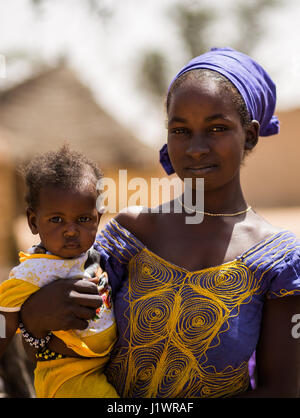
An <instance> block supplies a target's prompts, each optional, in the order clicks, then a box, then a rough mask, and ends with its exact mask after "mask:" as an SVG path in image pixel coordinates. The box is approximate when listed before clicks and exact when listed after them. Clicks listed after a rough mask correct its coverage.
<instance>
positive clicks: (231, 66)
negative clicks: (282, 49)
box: [160, 48, 279, 174]
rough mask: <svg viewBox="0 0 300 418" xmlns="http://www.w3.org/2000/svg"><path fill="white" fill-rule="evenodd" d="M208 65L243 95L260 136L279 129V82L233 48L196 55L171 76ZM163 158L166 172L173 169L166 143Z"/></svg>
mask: <svg viewBox="0 0 300 418" xmlns="http://www.w3.org/2000/svg"><path fill="white" fill-rule="evenodd" d="M200 68H205V69H208V70H212V71H216V72H218V73H220V74H222V75H223V76H224V77H226V78H228V80H229V81H231V83H232V84H233V85H234V86H235V87H236V88H237V89H238V91H239V93H240V94H241V96H242V97H243V99H244V102H245V104H246V107H247V110H248V113H249V115H250V118H251V120H253V119H255V120H257V121H258V122H259V124H260V131H259V135H260V136H270V135H274V134H277V133H278V132H279V120H278V119H277V117H276V116H274V114H273V113H274V110H275V105H276V86H275V84H274V82H273V81H272V80H271V78H270V76H269V75H268V74H267V73H266V71H265V70H264V69H263V68H262V67H261V66H260V65H259V64H258V63H257V62H255V61H254V60H253V59H252V58H250V57H249V56H248V55H245V54H243V53H242V52H239V51H235V50H234V49H232V48H212V49H211V50H210V51H208V52H206V53H205V54H202V55H200V56H199V57H196V58H193V59H192V60H191V61H190V62H189V63H188V64H187V65H186V66H185V67H183V68H182V70H181V71H179V73H178V74H177V75H176V77H175V78H174V79H173V80H172V82H171V84H170V86H169V90H170V88H171V86H172V84H173V83H174V81H175V80H176V79H177V78H179V77H180V76H181V75H182V74H184V73H186V72H188V71H191V70H195V69H200ZM160 162H161V164H162V166H163V167H164V169H165V171H166V172H167V174H172V173H174V169H173V167H172V164H171V161H170V159H169V155H168V149H167V145H166V144H165V145H164V146H163V147H162V149H161V150H160Z"/></svg>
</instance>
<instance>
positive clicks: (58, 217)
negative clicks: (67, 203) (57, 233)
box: [49, 216, 63, 224]
mask: <svg viewBox="0 0 300 418" xmlns="http://www.w3.org/2000/svg"><path fill="white" fill-rule="evenodd" d="M62 221H63V220H62V218H61V217H60V216H53V217H52V218H50V219H49V222H53V223H55V224H59V223H61V222H62Z"/></svg>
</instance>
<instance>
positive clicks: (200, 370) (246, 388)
mask: <svg viewBox="0 0 300 418" xmlns="http://www.w3.org/2000/svg"><path fill="white" fill-rule="evenodd" d="M275 101H276V99H275V85H274V83H273V82H272V80H271V79H270V77H269V76H268V74H267V73H266V72H265V71H264V70H263V69H262V68H261V66H260V65H258V64H257V63H256V62H255V61H253V60H252V59H251V58H250V57H248V56H246V55H244V54H242V53H240V52H237V51H234V50H232V49H230V48H223V49H213V50H211V51H209V52H207V53H206V54H203V55H201V56H199V57H196V58H195V59H194V60H192V61H191V62H190V63H189V64H188V65H187V66H186V67H184V68H183V69H182V70H181V71H180V72H179V73H178V75H177V76H176V77H175V79H174V80H173V81H172V83H171V85H170V88H169V91H168V97H167V114H168V144H167V146H164V147H163V148H162V150H161V162H162V164H163V166H164V167H165V169H166V171H167V172H168V173H169V174H170V173H172V172H176V174H177V175H178V176H179V177H180V178H181V179H182V180H184V179H186V178H191V179H192V199H193V202H195V200H196V199H195V197H196V193H197V188H196V179H197V178H203V179H204V211H203V213H202V215H203V216H204V217H203V221H202V222H201V223H198V224H188V223H187V222H186V217H187V216H191V215H193V214H194V215H195V214H196V212H197V211H198V209H197V208H196V209H195V213H193V211H191V210H190V209H191V208H190V207H189V206H188V202H187V199H185V197H186V196H185V195H184V194H183V195H182V196H181V197H179V199H178V200H174V201H172V202H171V205H170V207H171V211H170V213H151V211H150V212H149V213H144V212H140V213H131V212H130V211H128V212H127V213H120V214H119V215H118V216H117V217H116V218H115V219H114V220H112V221H111V222H109V223H108V225H107V226H106V227H105V229H104V230H103V231H102V233H101V234H100V235H99V236H98V238H97V240H98V243H96V245H95V248H96V249H98V251H99V252H100V253H101V256H102V261H103V268H104V269H105V270H106V271H107V273H108V275H109V279H110V282H111V284H112V287H113V295H114V306H115V314H116V320H117V324H118V332H119V338H118V341H117V343H116V345H115V349H114V351H113V354H112V357H111V361H110V364H109V366H108V368H107V376H108V378H109V381H110V382H111V383H112V384H113V385H114V386H115V388H116V389H117V391H118V393H119V395H120V396H126V397H131V396H134V397H178V396H179V397H225V396H227V397H228V396H237V395H240V394H242V396H268V397H270V396H273V397H280V396H299V373H300V364H299V361H298V359H299V354H300V345H299V341H297V339H295V338H293V336H292V334H291V327H292V325H293V324H292V317H293V315H294V314H296V313H298V312H299V309H300V298H299V294H300V293H299V292H300V279H299V272H300V258H299V254H300V253H299V243H298V241H297V238H296V237H295V235H294V234H293V233H291V232H289V231H286V230H278V229H276V228H274V227H273V226H272V225H270V224H269V223H268V222H266V221H265V220H264V219H263V218H261V217H260V216H259V215H258V214H257V213H256V212H255V211H254V210H253V209H252V208H251V207H250V206H249V205H248V203H247V202H246V201H245V198H244V195H243V192H242V188H241V184H240V167H241V164H242V163H243V160H244V158H245V155H246V154H247V153H248V152H250V151H251V150H252V149H253V148H254V147H255V145H256V143H257V140H258V137H259V135H260V136H266V135H272V134H275V133H277V132H278V120H277V118H276V117H275V116H273V112H274V108H275ZM178 203H179V204H180V205H181V206H182V213H175V211H172V208H174V207H175V205H178ZM81 285H82V284H81V283H80V282H78V281H77V282H76V281H75V282H74V281H73V282H72V281H69V283H68V284H66V282H65V283H63V284H62V283H59V281H58V282H57V283H53V284H51V285H49V286H48V288H47V287H45V288H43V289H42V290H40V291H39V292H38V293H36V294H35V295H34V296H33V297H31V298H30V299H29V300H28V301H27V302H26V303H25V304H24V306H23V309H22V322H23V323H24V324H25V326H26V327H28V329H30V331H31V333H33V334H35V335H37V336H43V335H44V334H45V333H46V331H47V330H48V329H52V330H55V329H69V328H83V327H84V326H86V320H87V319H89V318H91V317H92V316H93V314H94V309H93V308H96V307H97V298H96V296H95V297H92V296H91V295H90V294H89V298H88V297H87V295H86V297H85V295H84V294H83V292H82V291H80V286H81ZM59 286H64V289H65V291H64V293H62V292H61V293H60V294H64V295H65V296H61V297H60V298H59V299H56V300H55V301H52V306H51V308H52V311H54V312H55V318H54V317H53V316H52V317H50V315H49V312H50V306H49V305H50V304H49V302H48V300H49V299H50V298H51V295H52V294H53V292H54V291H55V288H56V287H59ZM74 290H75V292H74ZM77 292H79V294H80V297H78V293H77ZM84 292H86V293H91V294H96V290H95V289H94V285H93V283H90V288H89V289H87V288H86V287H85V290H84ZM57 293H58V292H57ZM74 293H75V295H76V297H74ZM297 295H298V296H297ZM53 304H55V307H54V308H55V309H54V308H53ZM82 307H84V312H83V308H82ZM66 310H68V312H69V317H68V318H65V316H66V315H65V313H66ZM36 311H38V312H39V320H37V318H36V317H35V316H34V312H36ZM79 318H80V319H79ZM52 344H53V345H52V349H54V350H55V341H53V342H52ZM61 350H62V351H63V349H61ZM255 351H256V359H257V382H256V389H255V390H253V388H252V390H250V378H249V371H248V370H249V360H250V358H251V356H252V355H253V353H254V352H255Z"/></svg>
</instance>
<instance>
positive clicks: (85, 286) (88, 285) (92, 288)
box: [68, 279, 98, 295]
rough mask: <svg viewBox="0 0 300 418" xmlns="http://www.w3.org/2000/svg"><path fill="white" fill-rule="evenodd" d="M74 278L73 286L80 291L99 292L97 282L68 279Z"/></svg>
mask: <svg viewBox="0 0 300 418" xmlns="http://www.w3.org/2000/svg"><path fill="white" fill-rule="evenodd" d="M68 280H73V286H72V288H73V289H74V290H76V291H77V292H78V293H88V294H92V295H93V294H94V295H95V294H98V289H97V284H96V283H95V282H93V281H91V280H87V279H68Z"/></svg>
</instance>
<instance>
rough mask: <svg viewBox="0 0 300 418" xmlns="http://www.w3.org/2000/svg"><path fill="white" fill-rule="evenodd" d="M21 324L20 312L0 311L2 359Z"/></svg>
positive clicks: (0, 350) (0, 348)
mask: <svg viewBox="0 0 300 418" xmlns="http://www.w3.org/2000/svg"><path fill="white" fill-rule="evenodd" d="M18 324H19V312H1V311H0V357H1V356H2V355H3V354H4V352H5V350H6V349H7V347H8V345H9V343H10V342H11V340H12V339H13V337H14V335H15V333H16V331H17V329H18V326H19V325H18Z"/></svg>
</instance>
